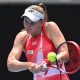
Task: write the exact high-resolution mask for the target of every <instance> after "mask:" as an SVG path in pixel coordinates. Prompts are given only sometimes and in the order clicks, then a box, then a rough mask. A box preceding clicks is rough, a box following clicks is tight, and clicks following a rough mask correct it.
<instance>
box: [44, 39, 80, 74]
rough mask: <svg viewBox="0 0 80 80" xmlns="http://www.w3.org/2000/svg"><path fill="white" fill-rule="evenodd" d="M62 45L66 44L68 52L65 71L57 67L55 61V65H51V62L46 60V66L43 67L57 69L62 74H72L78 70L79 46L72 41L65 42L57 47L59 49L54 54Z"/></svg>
mask: <svg viewBox="0 0 80 80" xmlns="http://www.w3.org/2000/svg"><path fill="white" fill-rule="evenodd" d="M64 44H67V46H68V50H69V60H68V61H67V62H66V63H64V65H65V70H64V69H62V68H60V67H59V64H58V61H57V60H56V65H51V62H50V61H49V60H48V59H45V62H46V63H47V65H46V64H44V65H43V67H44V68H47V67H53V68H57V69H59V70H60V71H61V72H63V73H67V74H74V73H76V72H77V71H78V70H79V69H80V46H79V45H78V44H77V43H76V42H74V41H67V42H64V43H62V44H60V45H59V47H58V48H57V49H56V54H57V52H58V50H59V49H60V48H61V46H63V45H64Z"/></svg>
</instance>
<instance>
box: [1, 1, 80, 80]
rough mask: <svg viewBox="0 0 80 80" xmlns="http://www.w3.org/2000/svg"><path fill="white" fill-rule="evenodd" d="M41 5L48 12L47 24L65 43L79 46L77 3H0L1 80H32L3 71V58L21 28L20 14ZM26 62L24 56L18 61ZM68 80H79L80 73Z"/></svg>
mask: <svg viewBox="0 0 80 80" xmlns="http://www.w3.org/2000/svg"><path fill="white" fill-rule="evenodd" d="M40 2H43V3H44V4H45V5H46V7H47V10H48V18H49V21H54V22H56V23H57V24H58V26H59V28H60V29H61V31H62V33H63V34H64V36H65V38H66V40H73V41H75V42H77V43H78V44H80V0H0V28H1V29H0V36H1V38H0V40H1V41H0V45H1V47H0V77H1V80H32V76H33V75H32V73H30V72H29V71H22V72H16V73H12V72H9V71H8V70H7V57H8V54H9V52H10V50H11V48H12V46H13V41H14V38H15V36H16V34H17V33H18V32H19V31H20V30H21V29H23V28H24V27H23V20H22V19H21V15H22V14H23V12H24V9H25V8H26V7H28V6H29V5H32V4H38V3H40ZM20 60H21V61H26V60H27V59H26V57H25V55H24V53H22V56H21V58H20ZM69 77H70V79H71V80H80V71H78V72H76V73H75V74H73V75H69Z"/></svg>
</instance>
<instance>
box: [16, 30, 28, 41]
mask: <svg viewBox="0 0 80 80" xmlns="http://www.w3.org/2000/svg"><path fill="white" fill-rule="evenodd" d="M27 36H28V34H27V32H26V30H21V31H20V32H18V33H17V35H16V38H15V39H17V40H25V39H26V38H27Z"/></svg>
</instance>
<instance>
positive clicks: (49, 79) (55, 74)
mask: <svg viewBox="0 0 80 80" xmlns="http://www.w3.org/2000/svg"><path fill="white" fill-rule="evenodd" d="M22 17H23V18H24V20H23V24H24V28H25V30H23V31H21V32H19V33H18V34H17V35H16V37H15V40H14V44H13V48H12V50H11V51H10V53H9V56H8V59H7V67H8V70H9V71H11V72H20V71H23V70H29V71H30V72H32V73H33V75H34V78H33V80H69V78H68V76H67V74H65V73H61V72H60V71H59V70H58V69H56V68H51V67H50V68H43V64H45V61H44V59H46V58H47V54H48V53H49V52H54V51H55V49H56V48H57V47H58V46H59V45H60V44H61V43H63V42H65V41H66V40H65V38H64V36H63V34H62V32H61V31H60V29H59V27H58V25H57V24H56V23H55V22H53V21H50V22H48V16H47V9H46V6H45V5H44V4H43V3H40V4H39V5H31V6H29V7H28V8H26V9H25V11H24V14H23V15H22ZM22 51H24V52H25V55H26V58H27V59H28V61H27V62H21V61H19V59H20V56H21V54H22ZM68 58H69V52H68V48H67V45H66V44H65V45H63V47H61V48H60V50H59V52H58V54H57V61H58V62H59V65H61V68H64V69H65V66H64V62H65V61H66V60H67V59H68ZM53 64H54V65H56V62H53Z"/></svg>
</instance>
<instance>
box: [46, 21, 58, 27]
mask: <svg viewBox="0 0 80 80" xmlns="http://www.w3.org/2000/svg"><path fill="white" fill-rule="evenodd" d="M46 24H47V26H54V27H55V26H57V24H56V22H54V21H50V22H47V23H46Z"/></svg>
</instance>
